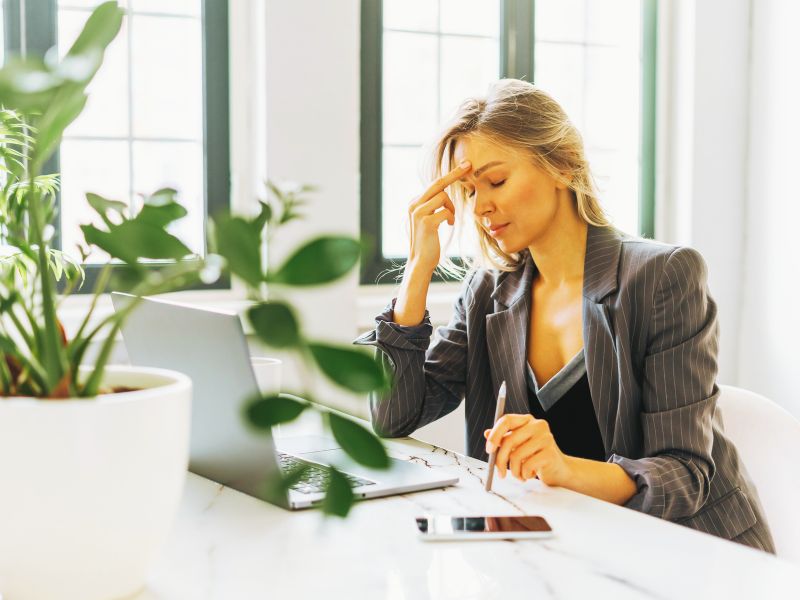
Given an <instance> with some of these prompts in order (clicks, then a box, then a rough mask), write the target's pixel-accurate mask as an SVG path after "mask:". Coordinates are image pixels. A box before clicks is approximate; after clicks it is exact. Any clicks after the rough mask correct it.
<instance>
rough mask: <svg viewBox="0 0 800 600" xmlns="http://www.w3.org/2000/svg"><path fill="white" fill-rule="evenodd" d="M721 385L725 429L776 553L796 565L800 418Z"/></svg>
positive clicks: (765, 400) (799, 553) (798, 557)
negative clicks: (752, 488)
mask: <svg viewBox="0 0 800 600" xmlns="http://www.w3.org/2000/svg"><path fill="white" fill-rule="evenodd" d="M720 390H721V394H720V397H719V401H718V403H717V407H718V409H719V411H720V413H721V415H722V422H723V424H724V426H725V434H726V436H727V437H728V438H729V439H730V440H731V441H732V442H733V443H734V444H735V445H736V448H737V449H738V450H739V456H740V457H741V460H742V462H743V463H744V466H745V468H746V469H747V472H748V473H749V475H750V478H751V479H752V481H753V483H754V484H755V486H756V488H757V490H758V496H759V498H760V499H761V504H762V506H763V508H764V512H765V513H766V515H765V516H766V519H767V522H768V523H769V526H770V529H771V530H772V537H773V539H774V540H775V549H776V551H777V554H778V556H780V557H781V558H784V559H787V560H790V561H792V562H794V563H796V564H797V565H800V518H798V514H797V511H798V506H800V421H798V420H797V419H795V418H794V417H793V416H792V415H791V414H789V413H788V412H787V411H786V410H784V409H783V408H781V407H780V406H778V405H777V404H776V403H775V402H773V401H772V400H769V399H768V398H765V397H764V396H761V395H759V394H756V393H754V392H750V391H748V390H744V389H742V388H737V387H733V386H728V385H722V386H720Z"/></svg>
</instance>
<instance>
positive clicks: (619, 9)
mask: <svg viewBox="0 0 800 600" xmlns="http://www.w3.org/2000/svg"><path fill="white" fill-rule="evenodd" d="M535 6H536V35H537V39H536V45H535V53H534V54H535V59H536V65H535V76H536V84H537V85H539V86H541V87H542V89H544V90H546V91H548V92H550V93H551V94H552V95H553V96H554V97H555V98H556V100H558V101H559V102H560V103H561V104H562V106H563V107H564V109H565V110H566V111H567V113H568V114H569V116H570V118H571V119H572V120H573V122H574V123H575V125H576V126H577V127H578V128H579V129H580V131H581V133H582V134H583V138H584V142H585V145H586V151H587V154H588V157H589V162H590V165H591V167H592V171H593V173H594V176H595V179H596V180H597V184H598V188H599V192H600V199H601V202H602V204H603V206H604V207H605V208H606V210H607V211H608V213H609V216H610V218H611V219H612V221H613V222H614V224H615V225H617V226H618V227H620V228H621V229H623V230H625V231H629V232H638V230H639V224H638V221H639V177H640V173H641V164H640V140H641V73H642V63H641V48H640V47H641V35H642V29H641V2H631V1H630V0H603V1H602V2H600V1H599V0H585V1H584V0H580V1H579V0H569V1H567V2H565V1H564V0H537V2H536V5H535ZM576 15H577V16H576ZM576 23H578V24H579V26H578V27H576V26H575V24H576Z"/></svg>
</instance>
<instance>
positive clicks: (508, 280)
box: [486, 250, 536, 414]
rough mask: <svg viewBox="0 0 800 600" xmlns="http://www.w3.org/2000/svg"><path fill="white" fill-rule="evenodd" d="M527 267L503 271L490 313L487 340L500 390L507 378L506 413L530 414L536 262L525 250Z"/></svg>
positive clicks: (496, 386)
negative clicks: (530, 345)
mask: <svg viewBox="0 0 800 600" xmlns="http://www.w3.org/2000/svg"><path fill="white" fill-rule="evenodd" d="M524 253H525V259H524V261H525V263H524V266H523V268H521V269H517V270H516V271H510V272H506V273H503V274H501V275H500V277H501V279H500V281H499V282H498V284H497V287H495V290H494V292H493V293H492V298H493V299H494V309H495V312H494V313H492V314H488V315H486V341H487V344H488V353H489V365H490V368H491V375H492V389H493V391H494V393H495V394H496V393H497V391H498V390H499V388H500V384H501V383H502V382H503V381H505V382H506V410H505V412H506V413H515V414H526V413H528V412H529V410H528V387H527V384H526V381H525V371H524V369H525V365H526V364H527V340H528V315H529V314H530V311H529V306H530V289H531V282H532V281H533V278H534V276H535V274H536V266H535V265H534V263H533V260H532V259H531V256H530V253H529V252H528V251H527V250H525V251H524Z"/></svg>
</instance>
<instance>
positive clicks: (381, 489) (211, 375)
mask: <svg viewBox="0 0 800 600" xmlns="http://www.w3.org/2000/svg"><path fill="white" fill-rule="evenodd" d="M132 298H133V296H130V295H128V294H122V293H118V292H114V293H112V294H111V300H112V302H113V305H114V310H115V311H119V310H121V309H122V308H123V307H124V306H125V305H126V304H127V302H129V301H130V300H131V299H132ZM122 338H123V341H124V343H125V348H126V350H127V352H128V357H129V359H130V361H131V363H132V364H135V365H141V366H152V367H162V368H166V369H174V370H175V371H180V372H182V373H185V374H187V375H188V376H189V377H190V378H191V379H192V383H193V396H192V432H191V447H190V454H189V470H190V471H191V472H193V473H196V474H198V475H202V476H203V477H207V478H208V479H212V480H214V481H216V482H218V483H221V484H224V485H226V486H228V487H231V488H233V489H236V490H239V491H241V492H244V493H246V494H249V495H251V496H254V497H256V498H260V499H263V500H267V501H268V502H271V503H273V504H276V505H278V506H281V507H283V508H287V509H300V508H309V507H312V506H315V505H318V504H321V503H322V500H323V499H324V497H325V492H324V483H325V474H326V473H327V470H326V469H325V468H324V467H325V466H327V465H331V464H332V465H334V466H336V467H337V468H338V469H339V470H340V471H342V472H343V473H344V474H345V476H346V477H347V478H348V480H349V481H350V483H351V486H352V489H353V495H354V496H355V498H356V499H364V498H378V497H381V496H389V495H393V494H405V493H408V492H415V491H421V490H428V489H434V488H440V487H446V486H449V485H453V484H455V483H457V482H458V478H457V477H453V476H451V475H447V474H442V473H437V472H436V471H435V470H433V469H429V468H427V467H424V466H422V465H419V464H416V463H412V462H408V461H403V460H398V459H394V458H390V459H389V460H390V463H391V466H390V468H389V469H388V470H385V471H384V470H374V469H369V468H367V467H364V466H362V465H359V464H358V463H356V462H355V461H353V460H352V459H350V458H349V456H348V455H347V454H346V453H345V452H344V451H343V450H342V449H341V447H340V446H339V444H338V443H337V442H336V441H335V440H334V439H333V438H332V437H326V436H297V437H287V438H278V439H273V437H272V435H271V433H270V432H255V431H252V430H251V429H250V428H249V427H248V426H247V424H246V423H245V421H244V419H243V417H242V414H241V413H242V406H243V405H244V403H245V402H246V401H247V400H248V399H250V398H253V397H255V396H256V395H257V394H258V385H257V383H256V377H255V373H254V372H253V368H252V366H251V362H250V351H249V348H248V346H247V340H246V338H245V335H244V330H243V329H242V324H241V321H240V319H239V316H238V315H237V314H236V313H234V312H226V311H219V310H209V309H206V308H198V307H194V306H191V305H187V304H181V303H177V302H171V301H166V300H161V299H157V298H142V299H141V302H140V304H139V306H138V307H137V308H136V309H135V310H134V311H133V312H132V313H131V315H130V316H129V318H128V319H127V320H126V321H125V322H124V323H123V325H122ZM276 444H277V445H278V447H277V448H276ZM299 464H305V465H309V469H308V471H307V473H306V476H304V477H303V479H302V480H301V481H299V482H297V483H296V484H294V485H293V486H292V488H291V489H289V490H288V491H287V490H284V489H282V488H281V487H280V486H279V485H278V484H277V482H279V481H280V479H279V476H280V473H281V472H282V471H283V472H286V471H288V470H291V469H293V468H295V467H296V466H298V465H299Z"/></svg>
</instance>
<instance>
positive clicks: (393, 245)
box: [382, 147, 423, 257]
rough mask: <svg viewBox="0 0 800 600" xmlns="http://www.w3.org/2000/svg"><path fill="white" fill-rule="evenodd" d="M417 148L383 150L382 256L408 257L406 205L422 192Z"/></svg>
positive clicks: (419, 155) (419, 156)
mask: <svg viewBox="0 0 800 600" xmlns="http://www.w3.org/2000/svg"><path fill="white" fill-rule="evenodd" d="M420 159H421V154H420V148H418V147H417V148H392V147H385V148H384V149H383V182H382V183H383V217H382V221H383V232H382V235H383V255H384V256H386V257H402V256H408V217H407V211H408V204H409V203H410V202H411V201H412V200H413V199H414V198H415V197H417V196H419V195H420V194H421V193H422V192H423V183H422V179H423V178H422V173H421V168H420V167H421V164H420Z"/></svg>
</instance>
